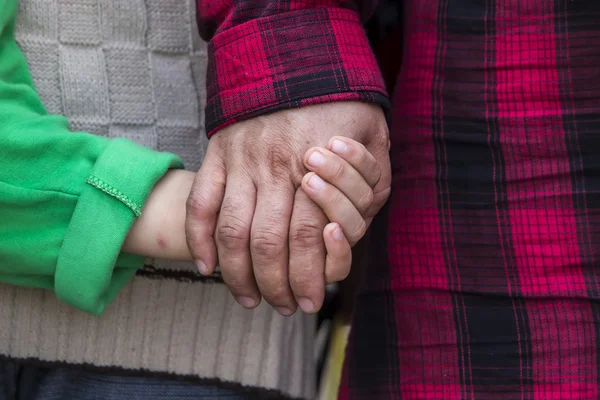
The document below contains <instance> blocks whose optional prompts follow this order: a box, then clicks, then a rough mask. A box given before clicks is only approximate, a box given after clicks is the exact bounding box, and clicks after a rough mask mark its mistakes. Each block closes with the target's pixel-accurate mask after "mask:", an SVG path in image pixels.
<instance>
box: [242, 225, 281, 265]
mask: <svg viewBox="0 0 600 400" xmlns="http://www.w3.org/2000/svg"><path fill="white" fill-rule="evenodd" d="M250 248H251V249H252V252H253V253H254V254H255V255H256V256H258V257H261V258H264V259H268V260H272V259H276V258H278V257H279V256H280V255H281V254H282V253H283V251H284V248H285V238H284V237H283V236H282V235H281V234H279V233H277V232H275V231H273V230H257V231H254V232H252V239H251V240H250Z"/></svg>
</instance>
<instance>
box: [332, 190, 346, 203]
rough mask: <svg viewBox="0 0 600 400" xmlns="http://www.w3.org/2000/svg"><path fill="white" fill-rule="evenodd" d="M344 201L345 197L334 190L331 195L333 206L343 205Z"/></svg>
mask: <svg viewBox="0 0 600 400" xmlns="http://www.w3.org/2000/svg"><path fill="white" fill-rule="evenodd" d="M345 199H346V198H345V196H344V195H343V194H342V192H341V191H339V190H336V191H335V192H334V193H333V194H332V195H331V203H332V204H335V205H338V206H339V205H341V204H343V203H344V200H345Z"/></svg>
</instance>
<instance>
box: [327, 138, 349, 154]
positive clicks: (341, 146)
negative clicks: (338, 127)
mask: <svg viewBox="0 0 600 400" xmlns="http://www.w3.org/2000/svg"><path fill="white" fill-rule="evenodd" d="M331 150H332V151H333V152H334V153H338V154H342V153H344V152H346V150H348V145H347V144H346V143H344V142H342V141H341V140H338V139H334V140H333V142H331Z"/></svg>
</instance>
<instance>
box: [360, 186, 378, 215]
mask: <svg viewBox="0 0 600 400" xmlns="http://www.w3.org/2000/svg"><path fill="white" fill-rule="evenodd" d="M374 199H375V195H374V194H373V191H372V190H367V191H366V192H365V193H363V195H362V196H361V197H360V199H359V200H358V202H357V208H358V211H359V212H360V213H361V214H364V213H365V212H366V211H367V210H368V209H369V208H371V206H372V205H373V201H374Z"/></svg>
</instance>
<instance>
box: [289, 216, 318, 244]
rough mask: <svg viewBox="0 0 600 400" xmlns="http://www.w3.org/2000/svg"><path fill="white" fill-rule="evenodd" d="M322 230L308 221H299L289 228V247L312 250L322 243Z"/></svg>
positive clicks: (313, 222) (316, 224)
mask: <svg viewBox="0 0 600 400" xmlns="http://www.w3.org/2000/svg"><path fill="white" fill-rule="evenodd" d="M322 230H323V228H322V227H321V226H319V224H318V223H316V222H315V221H312V220H310V219H305V220H300V221H298V222H297V223H295V224H293V225H292V227H291V228H290V245H292V246H295V247H299V248H313V247H315V246H319V245H321V244H322V243H323V234H322Z"/></svg>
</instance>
